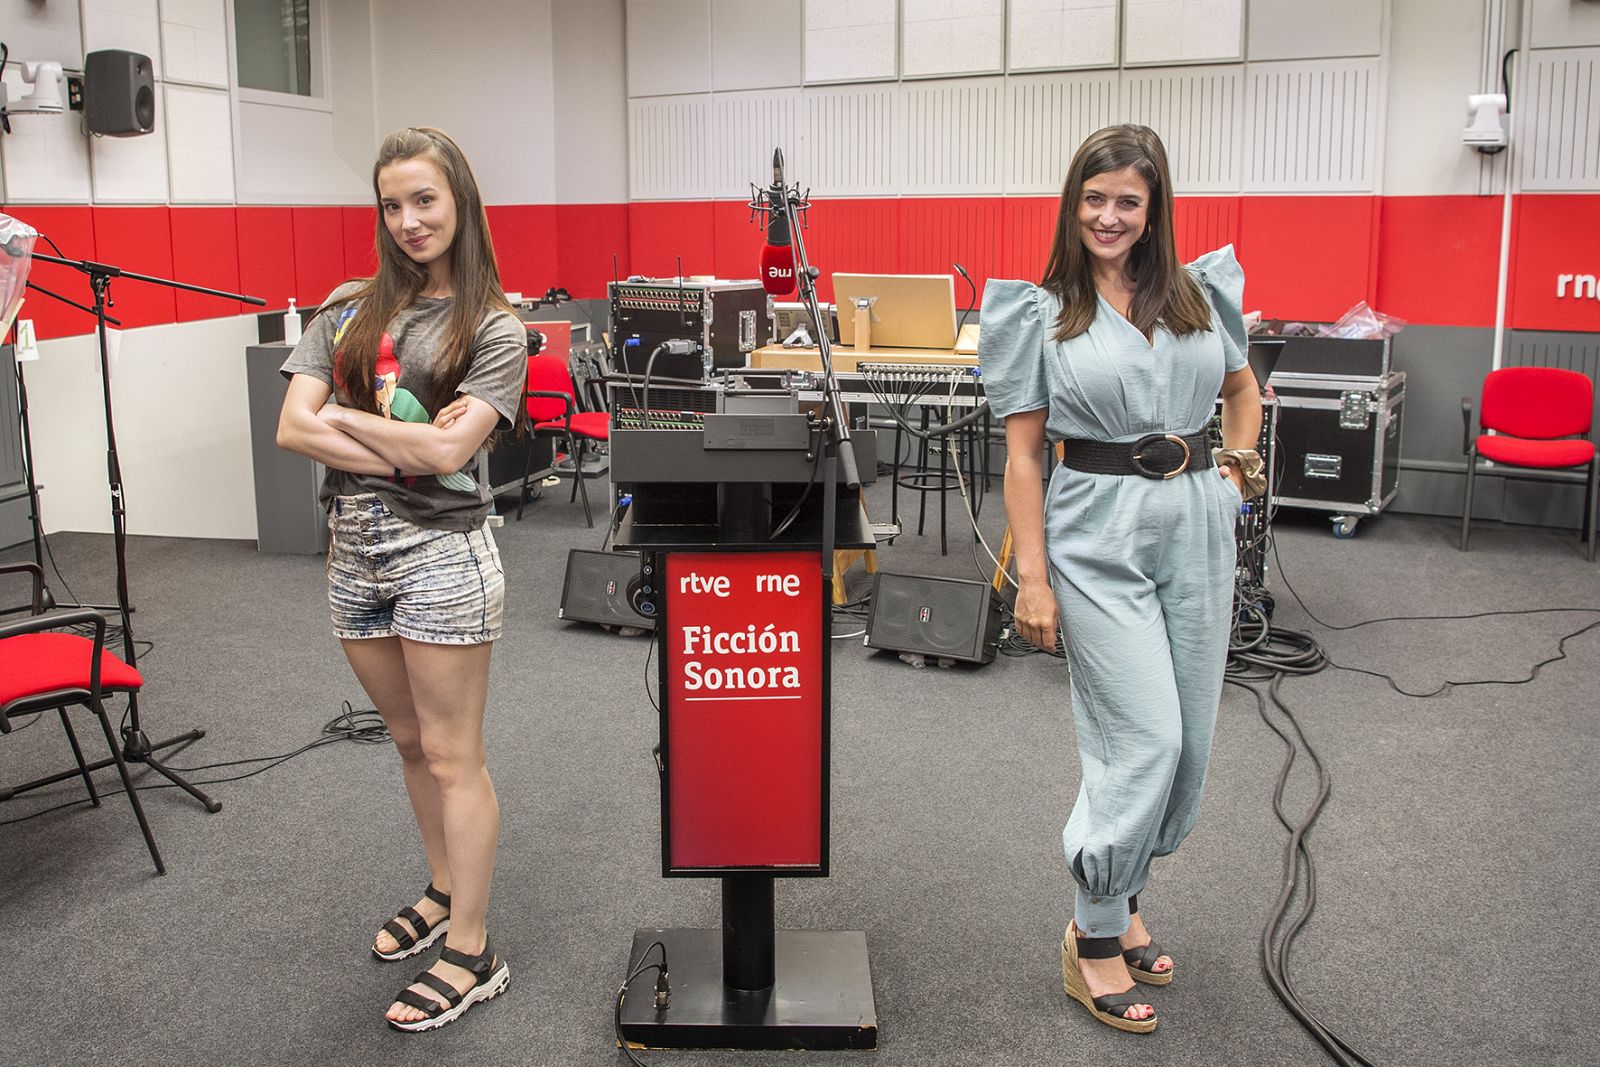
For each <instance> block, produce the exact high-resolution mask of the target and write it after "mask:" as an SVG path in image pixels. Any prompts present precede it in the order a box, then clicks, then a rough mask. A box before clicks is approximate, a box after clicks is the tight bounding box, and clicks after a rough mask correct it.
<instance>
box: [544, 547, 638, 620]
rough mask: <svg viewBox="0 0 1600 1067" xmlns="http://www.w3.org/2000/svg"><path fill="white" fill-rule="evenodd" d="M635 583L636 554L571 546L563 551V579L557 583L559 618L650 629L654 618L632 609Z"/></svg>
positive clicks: (636, 577) (636, 580)
mask: <svg viewBox="0 0 1600 1067" xmlns="http://www.w3.org/2000/svg"><path fill="white" fill-rule="evenodd" d="M638 586H639V555H638V553H636V552H593V551H590V550H588V549H583V548H575V549H573V550H572V551H571V552H569V553H567V579H566V581H565V582H564V583H563V584H562V586H561V618H563V619H565V620H566V621H568V622H597V623H602V624H604V625H607V626H638V627H640V628H641V629H646V630H653V629H655V626H656V621H655V619H653V618H650V617H649V616H647V615H641V614H639V612H638V611H637V610H636V609H635V608H634V599H633V594H634V592H635V591H636V590H637V589H638Z"/></svg>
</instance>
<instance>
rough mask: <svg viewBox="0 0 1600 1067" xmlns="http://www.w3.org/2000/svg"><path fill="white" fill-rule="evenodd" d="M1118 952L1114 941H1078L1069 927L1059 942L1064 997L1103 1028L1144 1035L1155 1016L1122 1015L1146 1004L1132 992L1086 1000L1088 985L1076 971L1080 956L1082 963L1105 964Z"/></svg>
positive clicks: (1119, 946)
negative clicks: (1075, 1002)
mask: <svg viewBox="0 0 1600 1067" xmlns="http://www.w3.org/2000/svg"><path fill="white" fill-rule="evenodd" d="M1121 951H1122V943H1121V942H1120V941H1118V940H1117V939H1116V938H1114V937H1079V936H1078V928H1077V924H1076V923H1069V924H1068V925H1067V932H1066V935H1065V936H1064V937H1062V939H1061V985H1062V988H1064V989H1065V990H1066V991H1067V996H1069V997H1071V998H1072V999H1073V1000H1076V1001H1077V1002H1078V1003H1080V1004H1082V1005H1083V1006H1084V1007H1085V1008H1088V1009H1089V1014H1090V1015H1093V1016H1094V1017H1095V1018H1096V1019H1097V1020H1099V1021H1100V1022H1103V1023H1105V1024H1106V1025H1107V1026H1113V1027H1116V1028H1117V1029H1118V1030H1126V1031H1127V1032H1129V1033H1131V1034H1148V1033H1149V1032H1150V1031H1152V1030H1154V1029H1155V1028H1156V1021H1157V1020H1156V1017H1155V1015H1153V1014H1152V1015H1151V1016H1150V1017H1149V1018H1148V1019H1129V1018H1127V1017H1126V1016H1125V1015H1124V1014H1123V1013H1124V1012H1126V1011H1127V1010H1128V1009H1129V1008H1131V1007H1134V1006H1135V1005H1138V1004H1149V1003H1150V1002H1149V1001H1148V1000H1145V999H1144V998H1143V997H1141V996H1139V994H1138V991H1137V990H1133V989H1130V990H1128V991H1127V992H1126V993H1107V994H1106V995H1104V996H1099V997H1095V996H1090V994H1089V983H1088V982H1087V981H1086V980H1085V979H1084V977H1083V972H1082V971H1080V970H1078V958H1079V957H1080V956H1081V957H1082V958H1084V959H1086V960H1108V959H1113V958H1115V957H1116V956H1117V955H1119V954H1120V953H1121ZM1152 1006H1153V1005H1152Z"/></svg>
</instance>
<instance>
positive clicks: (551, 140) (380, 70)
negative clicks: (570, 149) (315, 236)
mask: <svg viewBox="0 0 1600 1067" xmlns="http://www.w3.org/2000/svg"><path fill="white" fill-rule="evenodd" d="M381 10H382V16H381V17H380V18H377V19H375V20H374V22H373V24H372V41H373V56H374V68H375V74H376V82H375V84H376V85H377V87H378V88H377V93H376V96H377V101H378V103H377V117H378V129H379V131H380V133H379V136H380V137H381V136H383V134H386V133H388V132H389V131H391V130H396V129H400V128H402V127H405V126H436V127H438V128H439V129H442V130H444V131H445V132H446V133H448V134H450V136H451V137H452V138H454V139H455V141H456V143H457V144H459V145H460V146H461V149H462V151H464V152H465V153H466V154H467V158H468V159H470V160H471V161H472V169H473V173H475V174H476V175H477V178H478V186H479V188H480V189H482V191H483V198H484V202H485V203H489V204H547V203H550V202H551V201H553V200H554V199H555V166H556V164H555V157H556V143H555V131H554V121H553V117H552V113H553V110H554V98H555V90H554V82H553V77H552V67H553V63H552V46H551V31H550V0H473V2H472V3H470V4H458V5H456V7H455V8H454V9H450V8H443V7H441V5H440V4H439V3H438V0H382V9H381ZM369 156H370V154H369ZM368 165H369V166H370V161H369V164H368Z"/></svg>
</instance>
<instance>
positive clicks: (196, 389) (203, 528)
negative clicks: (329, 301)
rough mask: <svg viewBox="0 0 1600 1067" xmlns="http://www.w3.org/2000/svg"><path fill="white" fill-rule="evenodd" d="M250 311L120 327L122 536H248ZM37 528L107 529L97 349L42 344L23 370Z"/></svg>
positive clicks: (84, 341) (117, 383)
mask: <svg viewBox="0 0 1600 1067" xmlns="http://www.w3.org/2000/svg"><path fill="white" fill-rule="evenodd" d="M255 341H256V326H255V320H254V319H253V318H249V317H242V316H241V317H236V318H227V319H212V320H209V321H206V322H190V323H183V324H180V325H174V326H151V327H146V328H144V329H138V330H128V331H126V332H124V333H123V334H122V346H121V354H120V355H119V357H118V360H117V367H116V369H115V370H114V371H113V373H112V378H111V402H112V412H113V415H114V417H115V424H116V430H117V454H118V456H119V457H120V460H121V464H122V481H123V485H124V487H125V492H126V501H127V504H126V507H127V517H128V532H129V533H133V534H155V535H164V536H172V537H222V538H243V539H251V540H253V539H254V538H255V536H256V505H255V480H254V477H253V474H252V469H251V462H250V420H249V410H248V406H247V403H246V394H245V368H244V350H245V347H246V346H247V345H251V344H254V343H255ZM24 372H25V373H26V374H27V377H28V401H29V405H28V406H29V413H30V422H31V429H32V433H33V451H34V457H35V461H36V464H37V467H38V470H37V474H36V478H37V480H38V482H39V483H40V484H41V485H42V486H43V487H44V488H43V490H42V491H41V494H40V508H41V512H42V515H43V518H44V527H45V532H47V533H55V532H57V531H59V530H84V531H89V532H94V533H110V532H111V503H110V501H111V498H110V492H109V489H108V487H107V483H106V438H105V417H104V408H103V406H102V393H101V385H100V355H99V347H98V345H97V343H96V340H95V338H94V336H93V335H88V336H81V337H69V338H64V339H61V340H55V341H42V342H40V345H39V360H38V362H35V363H28V364H25V365H24Z"/></svg>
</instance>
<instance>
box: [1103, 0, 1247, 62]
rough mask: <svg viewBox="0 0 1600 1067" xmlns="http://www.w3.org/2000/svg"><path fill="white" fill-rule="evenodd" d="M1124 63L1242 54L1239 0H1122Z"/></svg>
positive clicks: (1241, 2) (1216, 58)
mask: <svg viewBox="0 0 1600 1067" xmlns="http://www.w3.org/2000/svg"><path fill="white" fill-rule="evenodd" d="M1123 4H1124V8H1123V17H1122V61H1123V62H1124V63H1125V64H1127V65H1129V66H1143V65H1150V64H1176V63H1214V62H1217V61H1219V60H1224V59H1242V58H1243V57H1244V0H1123Z"/></svg>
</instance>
